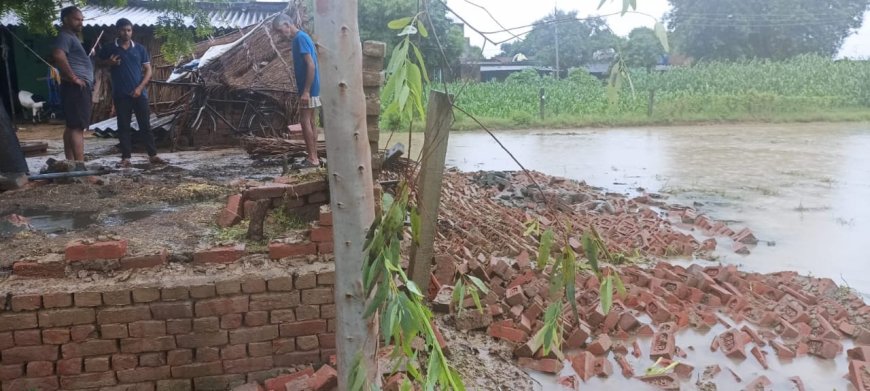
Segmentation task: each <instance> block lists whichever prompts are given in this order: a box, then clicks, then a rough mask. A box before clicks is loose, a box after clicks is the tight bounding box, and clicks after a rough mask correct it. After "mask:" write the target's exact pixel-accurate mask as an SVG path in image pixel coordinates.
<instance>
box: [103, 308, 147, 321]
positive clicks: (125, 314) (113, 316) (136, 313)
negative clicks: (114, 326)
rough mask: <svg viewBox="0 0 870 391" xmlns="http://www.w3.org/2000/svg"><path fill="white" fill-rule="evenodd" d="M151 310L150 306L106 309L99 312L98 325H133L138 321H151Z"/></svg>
mask: <svg viewBox="0 0 870 391" xmlns="http://www.w3.org/2000/svg"><path fill="white" fill-rule="evenodd" d="M150 319H151V309H150V308H149V307H148V305H144V304H143V305H134V306H127V307H118V308H105V309H102V310H100V311H99V312H97V323H98V324H106V323H131V322H135V321H137V320H150Z"/></svg>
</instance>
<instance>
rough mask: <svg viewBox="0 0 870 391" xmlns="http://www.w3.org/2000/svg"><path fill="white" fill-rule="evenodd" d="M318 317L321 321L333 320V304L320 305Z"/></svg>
mask: <svg viewBox="0 0 870 391" xmlns="http://www.w3.org/2000/svg"><path fill="white" fill-rule="evenodd" d="M320 317H321V318H323V319H335V304H324V305H321V306H320Z"/></svg>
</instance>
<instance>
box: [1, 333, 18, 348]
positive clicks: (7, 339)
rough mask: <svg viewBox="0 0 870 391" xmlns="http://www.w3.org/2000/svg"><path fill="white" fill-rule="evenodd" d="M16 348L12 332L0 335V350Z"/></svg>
mask: <svg viewBox="0 0 870 391" xmlns="http://www.w3.org/2000/svg"><path fill="white" fill-rule="evenodd" d="M13 346H15V339H14V338H13V337H12V333H11V332H8V331H7V332H5V333H0V350H4V349H8V348H11V347H13Z"/></svg>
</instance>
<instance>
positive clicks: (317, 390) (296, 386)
mask: <svg viewBox="0 0 870 391" xmlns="http://www.w3.org/2000/svg"><path fill="white" fill-rule="evenodd" d="M336 387H338V373H336V371H335V368H333V367H332V366H330V365H329V364H324V365H323V366H321V367H320V369H318V370H317V371H315V370H314V368H312V367H310V366H306V367H304V368H301V369H298V370H297V371H296V372H293V373H290V374H286V375H280V376H276V377H273V378H271V379H267V380H266V381H265V382H263V384H260V383H256V382H251V383H247V384H243V385H240V386H237V387H235V388H233V389H232V391H285V390H286V391H330V390H334V389H336Z"/></svg>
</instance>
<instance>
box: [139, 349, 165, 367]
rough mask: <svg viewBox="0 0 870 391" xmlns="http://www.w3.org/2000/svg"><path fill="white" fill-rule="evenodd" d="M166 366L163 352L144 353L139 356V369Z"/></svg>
mask: <svg viewBox="0 0 870 391" xmlns="http://www.w3.org/2000/svg"><path fill="white" fill-rule="evenodd" d="M164 365H166V354H165V352H156V353H145V354H142V355H140V356H139V366H140V367H149V368H154V367H162V366H164Z"/></svg>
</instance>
